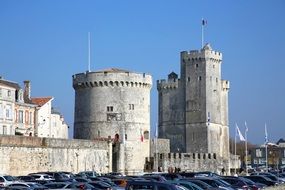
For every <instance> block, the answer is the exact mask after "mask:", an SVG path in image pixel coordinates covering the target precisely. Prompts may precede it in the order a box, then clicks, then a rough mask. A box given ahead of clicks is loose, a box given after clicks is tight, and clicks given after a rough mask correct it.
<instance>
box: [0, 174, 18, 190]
mask: <svg viewBox="0 0 285 190" xmlns="http://www.w3.org/2000/svg"><path fill="white" fill-rule="evenodd" d="M14 181H15V178H14V177H12V176H10V175H0V188H2V187H6V186H7V185H9V184H11V183H13V182H14Z"/></svg>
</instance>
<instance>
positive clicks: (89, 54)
mask: <svg viewBox="0 0 285 190" xmlns="http://www.w3.org/2000/svg"><path fill="white" fill-rule="evenodd" d="M90 40H91V39H90V32H88V71H89V72H90V64H91V53H90V49H91V48H90V46H91V42H90Z"/></svg>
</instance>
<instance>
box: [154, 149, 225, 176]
mask: <svg viewBox="0 0 285 190" xmlns="http://www.w3.org/2000/svg"><path fill="white" fill-rule="evenodd" d="M157 158H158V160H157V162H158V167H160V169H161V170H162V171H163V172H167V171H169V169H170V168H172V169H174V168H179V169H181V170H183V171H195V172H197V171H212V172H216V173H219V174H220V173H221V171H222V168H224V169H225V171H228V166H229V165H228V161H227V160H223V159H222V158H221V157H219V156H217V155H216V154H215V153H214V154H211V153H205V154H203V153H168V154H157ZM154 160H155V158H154Z"/></svg>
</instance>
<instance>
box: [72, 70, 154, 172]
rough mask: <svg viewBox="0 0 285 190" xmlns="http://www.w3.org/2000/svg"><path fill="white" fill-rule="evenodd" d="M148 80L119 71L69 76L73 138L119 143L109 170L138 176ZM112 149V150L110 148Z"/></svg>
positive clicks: (144, 147)
mask: <svg viewBox="0 0 285 190" xmlns="http://www.w3.org/2000/svg"><path fill="white" fill-rule="evenodd" d="M151 86H152V77H151V76H150V75H147V74H145V73H142V74H140V73H135V72H130V71H126V70H122V69H107V70H103V71H96V72H86V73H79V74H75V75H73V88H74V90H75V114H74V138H77V139H90V140H92V139H98V138H111V139H113V140H114V142H119V143H121V145H118V144H117V143H116V144H117V146H119V149H118V150H120V151H118V152H116V156H115V157H116V159H114V160H113V161H114V162H117V163H115V164H114V163H113V166H114V167H113V171H117V172H122V173H126V174H135V173H140V172H142V171H143V169H144V161H145V158H146V157H149V134H150V133H149V131H150V89H151ZM114 150H116V148H115V149H114Z"/></svg>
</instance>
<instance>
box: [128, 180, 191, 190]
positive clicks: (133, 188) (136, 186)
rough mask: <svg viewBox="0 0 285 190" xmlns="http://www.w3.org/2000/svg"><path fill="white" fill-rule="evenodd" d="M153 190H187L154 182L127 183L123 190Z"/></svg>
mask: <svg viewBox="0 0 285 190" xmlns="http://www.w3.org/2000/svg"><path fill="white" fill-rule="evenodd" d="M141 189H144V190H147V189H149V190H154V189H163V190H187V189H186V188H185V187H182V186H179V185H175V184H170V183H163V182H154V181H135V180H134V181H128V183H127V186H126V188H125V190H141Z"/></svg>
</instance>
